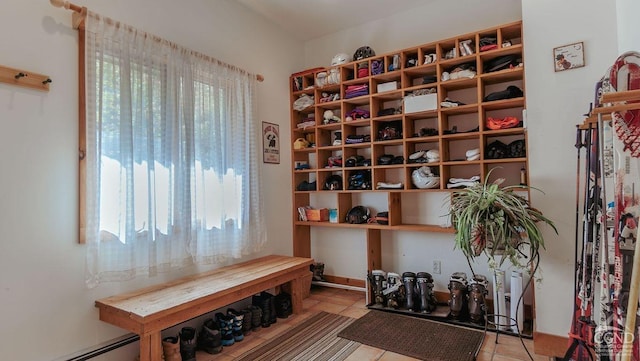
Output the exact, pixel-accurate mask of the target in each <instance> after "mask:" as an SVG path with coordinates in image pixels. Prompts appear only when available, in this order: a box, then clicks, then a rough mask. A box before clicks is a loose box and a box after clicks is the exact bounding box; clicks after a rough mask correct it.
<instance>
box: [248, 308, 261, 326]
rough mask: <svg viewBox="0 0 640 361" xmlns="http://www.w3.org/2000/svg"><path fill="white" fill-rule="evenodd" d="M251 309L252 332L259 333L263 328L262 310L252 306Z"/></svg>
mask: <svg viewBox="0 0 640 361" xmlns="http://www.w3.org/2000/svg"><path fill="white" fill-rule="evenodd" d="M249 309H250V310H251V330H252V331H258V330H260V327H262V308H260V307H258V306H256V305H251V306H249Z"/></svg>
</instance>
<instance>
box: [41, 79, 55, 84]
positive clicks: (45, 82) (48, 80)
mask: <svg viewBox="0 0 640 361" xmlns="http://www.w3.org/2000/svg"><path fill="white" fill-rule="evenodd" d="M51 82H53V80H51V79H50V78H47V80H45V81H43V82H42V84H48V83H51Z"/></svg>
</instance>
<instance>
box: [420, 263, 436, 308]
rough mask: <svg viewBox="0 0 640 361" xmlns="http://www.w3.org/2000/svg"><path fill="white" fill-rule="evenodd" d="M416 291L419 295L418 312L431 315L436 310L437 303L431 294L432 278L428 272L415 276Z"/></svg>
mask: <svg viewBox="0 0 640 361" xmlns="http://www.w3.org/2000/svg"><path fill="white" fill-rule="evenodd" d="M416 282H417V289H418V293H419V295H420V312H422V313H431V312H433V311H434V310H435V309H436V306H437V304H438V301H437V300H436V297H435V295H434V294H433V277H431V274H430V273H428V272H418V274H417V275H416Z"/></svg>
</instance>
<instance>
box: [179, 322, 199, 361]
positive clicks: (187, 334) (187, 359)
mask: <svg viewBox="0 0 640 361" xmlns="http://www.w3.org/2000/svg"><path fill="white" fill-rule="evenodd" d="M180 356H181V358H182V361H196V329H195V328H193V327H183V328H182V330H181V331H180Z"/></svg>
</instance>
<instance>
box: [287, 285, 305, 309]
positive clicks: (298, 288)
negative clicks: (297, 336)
mask: <svg viewBox="0 0 640 361" xmlns="http://www.w3.org/2000/svg"><path fill="white" fill-rule="evenodd" d="M302 283H303V282H302V279H301V278H294V279H292V280H291V282H289V286H290V288H291V311H293V313H294V314H297V313H302V295H303V290H302Z"/></svg>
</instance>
